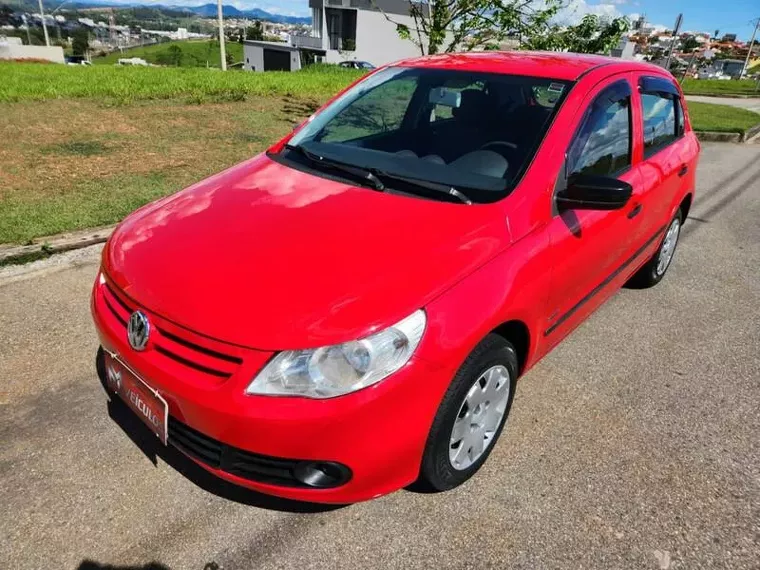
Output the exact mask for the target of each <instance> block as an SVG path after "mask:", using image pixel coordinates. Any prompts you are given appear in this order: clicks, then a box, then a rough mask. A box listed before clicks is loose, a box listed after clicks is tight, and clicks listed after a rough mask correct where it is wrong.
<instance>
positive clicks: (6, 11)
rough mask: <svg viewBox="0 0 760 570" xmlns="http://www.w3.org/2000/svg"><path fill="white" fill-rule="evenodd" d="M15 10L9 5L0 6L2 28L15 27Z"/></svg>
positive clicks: (0, 24)
mask: <svg viewBox="0 0 760 570" xmlns="http://www.w3.org/2000/svg"><path fill="white" fill-rule="evenodd" d="M13 25H14V22H13V8H11V7H10V6H8V4H0V26H13Z"/></svg>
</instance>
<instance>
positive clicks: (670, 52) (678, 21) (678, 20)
mask: <svg viewBox="0 0 760 570" xmlns="http://www.w3.org/2000/svg"><path fill="white" fill-rule="evenodd" d="M682 21H683V14H678V18H676V27H675V29H674V30H673V41H671V42H670V49H669V50H668V59H667V60H665V71H670V58H671V56H672V55H673V46H675V45H676V39H677V38H678V31H679V30H680V29H681V22H682Z"/></svg>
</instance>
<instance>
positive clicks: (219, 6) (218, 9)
mask: <svg viewBox="0 0 760 570" xmlns="http://www.w3.org/2000/svg"><path fill="white" fill-rule="evenodd" d="M40 2H42V0H40ZM216 15H217V18H218V20H219V56H220V57H221V59H222V61H221V64H222V71H227V54H226V53H224V16H223V15H222V0H216Z"/></svg>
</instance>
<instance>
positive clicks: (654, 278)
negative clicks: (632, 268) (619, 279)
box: [630, 210, 683, 288]
mask: <svg viewBox="0 0 760 570" xmlns="http://www.w3.org/2000/svg"><path fill="white" fill-rule="evenodd" d="M682 221H683V218H682V216H681V210H678V211H677V212H676V215H675V216H674V217H673V219H672V220H671V221H670V224H668V227H667V229H666V230H665V237H663V239H662V242H661V243H660V247H659V249H658V250H657V251H656V252H655V254H654V255H653V256H652V258H651V259H650V260H649V261H647V262H646V263H645V264H644V266H643V267H642V268H641V269H639V270H638V271H637V272H636V273H635V274H634V276H633V277H631V280H630V284H631V285H633V286H635V287H641V288H645V287H653V286H655V285H657V284H658V283H659V282H660V281H662V278H663V277H665V273H666V272H667V271H668V267H670V262H671V261H673V255H674V254H675V252H676V246H677V245H678V238H679V237H680V236H681V223H682Z"/></svg>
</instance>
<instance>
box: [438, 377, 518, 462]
mask: <svg viewBox="0 0 760 570" xmlns="http://www.w3.org/2000/svg"><path fill="white" fill-rule="evenodd" d="M507 400H509V372H508V371H507V369H506V367H504V366H502V365H499V366H492V367H491V368H489V369H488V370H486V371H485V372H483V374H481V375H480V377H479V378H478V379H477V380H476V381H475V383H474V384H473V385H472V386H471V387H470V390H469V392H467V395H466V396H465V398H464V402H462V405H461V406H460V408H459V413H458V414H457V418H456V420H455V421H454V427H453V429H452V430H451V439H450V440H449V461H451V465H452V467H454V469H457V470H459V471H461V470H463V469H467V468H468V467H470V465H472V464H473V463H475V462H476V461H477V460H478V459H479V458H480V456H481V455H483V453H485V451H486V450H487V449H488V448H489V447H490V446H491V444H492V443H493V440H494V436H495V435H496V430H497V429H499V425H500V424H501V419H502V418H503V417H504V412H505V411H506V409H507Z"/></svg>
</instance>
